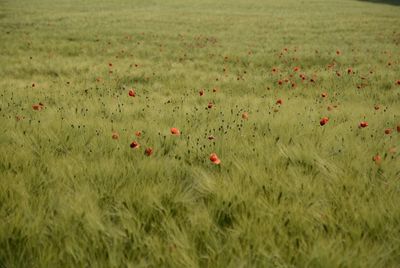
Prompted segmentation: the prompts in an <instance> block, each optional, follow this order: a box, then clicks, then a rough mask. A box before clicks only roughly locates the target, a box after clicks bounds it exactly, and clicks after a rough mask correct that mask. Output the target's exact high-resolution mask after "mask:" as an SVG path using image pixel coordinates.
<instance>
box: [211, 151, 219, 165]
mask: <svg viewBox="0 0 400 268" xmlns="http://www.w3.org/2000/svg"><path fill="white" fill-rule="evenodd" d="M210 161H211V162H213V163H214V164H215V165H219V164H220V163H221V160H220V159H219V158H218V156H217V154H216V153H212V154H210Z"/></svg>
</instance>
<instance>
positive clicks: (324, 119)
mask: <svg viewBox="0 0 400 268" xmlns="http://www.w3.org/2000/svg"><path fill="white" fill-rule="evenodd" d="M328 121H329V118H328V117H322V118H321V120H320V121H319V124H320V125H321V126H324V125H325V124H326V123H328Z"/></svg>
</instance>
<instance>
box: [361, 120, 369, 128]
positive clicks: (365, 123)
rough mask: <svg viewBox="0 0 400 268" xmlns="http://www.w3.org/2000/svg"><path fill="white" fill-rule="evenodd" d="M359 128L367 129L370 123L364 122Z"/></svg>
mask: <svg viewBox="0 0 400 268" xmlns="http://www.w3.org/2000/svg"><path fill="white" fill-rule="evenodd" d="M359 126H360V127H361V128H365V127H368V123H367V122H365V121H362V122H360V124H359Z"/></svg>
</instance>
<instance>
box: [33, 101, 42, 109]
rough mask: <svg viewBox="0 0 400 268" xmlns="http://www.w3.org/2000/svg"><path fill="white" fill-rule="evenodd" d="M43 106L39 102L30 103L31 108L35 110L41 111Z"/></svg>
mask: <svg viewBox="0 0 400 268" xmlns="http://www.w3.org/2000/svg"><path fill="white" fill-rule="evenodd" d="M43 108H44V105H43V104H42V103H41V102H39V103H38V104H33V105H32V109H33V110H35V111H41V110H42V109H43Z"/></svg>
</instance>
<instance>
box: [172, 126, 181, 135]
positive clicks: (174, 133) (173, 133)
mask: <svg viewBox="0 0 400 268" xmlns="http://www.w3.org/2000/svg"><path fill="white" fill-rule="evenodd" d="M171 134H172V135H175V136H179V135H181V132H180V131H179V129H177V128H176V127H173V128H171Z"/></svg>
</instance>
